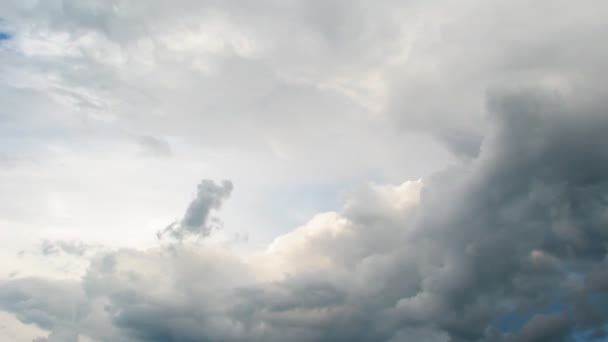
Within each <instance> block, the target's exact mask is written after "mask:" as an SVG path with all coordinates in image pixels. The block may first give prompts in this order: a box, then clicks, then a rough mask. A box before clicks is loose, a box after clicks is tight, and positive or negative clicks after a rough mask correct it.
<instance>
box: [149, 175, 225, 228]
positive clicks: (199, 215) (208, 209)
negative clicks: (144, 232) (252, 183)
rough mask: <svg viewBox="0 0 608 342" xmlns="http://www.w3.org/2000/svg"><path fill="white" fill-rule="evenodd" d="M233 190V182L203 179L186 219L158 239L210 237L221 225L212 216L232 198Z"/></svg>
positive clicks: (172, 226) (187, 211)
mask: <svg viewBox="0 0 608 342" xmlns="http://www.w3.org/2000/svg"><path fill="white" fill-rule="evenodd" d="M232 188H233V185H232V182H230V181H228V180H224V181H222V182H221V184H216V183H215V182H213V181H211V180H208V179H203V180H202V181H201V183H200V184H199V185H198V187H197V194H196V198H195V199H194V200H193V201H192V202H190V205H189V206H188V209H187V210H186V213H185V214H184V217H183V218H182V219H181V220H179V221H176V222H173V223H171V224H170V225H169V226H167V227H166V228H165V229H164V230H162V231H160V232H158V233H157V236H158V238H159V239H162V238H163V237H164V236H167V235H168V236H170V237H172V238H175V239H177V240H182V239H183V238H185V237H188V236H192V235H196V236H201V237H204V236H207V235H209V234H210V233H211V231H212V230H213V229H214V228H215V227H217V226H218V225H219V224H220V222H219V220H218V219H216V218H214V217H212V216H211V214H212V212H213V211H214V210H218V209H219V208H220V207H221V206H222V204H223V203H224V200H226V199H227V198H228V197H230V194H231V193H232Z"/></svg>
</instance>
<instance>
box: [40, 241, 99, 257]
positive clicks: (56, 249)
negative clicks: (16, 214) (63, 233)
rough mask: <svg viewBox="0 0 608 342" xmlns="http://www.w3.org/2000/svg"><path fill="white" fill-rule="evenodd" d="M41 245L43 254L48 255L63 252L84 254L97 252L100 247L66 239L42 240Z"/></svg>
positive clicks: (75, 254)
mask: <svg viewBox="0 0 608 342" xmlns="http://www.w3.org/2000/svg"><path fill="white" fill-rule="evenodd" d="M39 247H40V252H41V253H42V255H46V256H49V255H57V254H62V253H64V254H68V255H74V256H84V255H85V254H87V253H95V252H97V251H98V249H99V246H96V245H91V244H86V243H84V242H82V241H64V240H42V242H41V243H40V246H39Z"/></svg>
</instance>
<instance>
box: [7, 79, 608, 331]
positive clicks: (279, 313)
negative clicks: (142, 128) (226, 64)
mask: <svg viewBox="0 0 608 342" xmlns="http://www.w3.org/2000/svg"><path fill="white" fill-rule="evenodd" d="M578 98H579V97H560V96H555V94H553V93H545V92H543V91H540V90H515V91H511V90H507V91H502V92H494V93H493V94H491V95H489V100H488V103H489V109H490V110H491V111H492V112H493V114H492V115H493V117H494V118H495V119H494V121H493V124H492V126H493V128H492V129H491V133H490V134H488V136H487V137H486V138H485V139H484V142H483V144H482V148H481V153H480V155H479V156H478V157H477V158H475V159H474V160H471V161H469V162H463V163H462V164H461V165H456V166H454V167H452V168H449V169H447V170H445V171H443V172H441V173H438V174H435V175H434V176H432V177H430V178H429V179H427V180H426V181H425V182H424V183H422V182H421V181H410V182H405V183H403V184H402V185H399V186H377V185H372V186H370V187H369V188H367V189H364V190H362V191H361V192H359V193H356V194H354V195H353V197H352V198H351V199H350V200H349V201H348V203H347V205H346V206H345V208H344V209H343V210H342V211H341V212H328V213H324V214H319V215H317V216H316V217H314V218H313V219H312V220H311V221H310V222H308V223H307V224H306V225H304V226H302V227H300V228H298V229H296V230H294V231H293V232H290V233H288V234H286V235H283V236H281V237H279V238H277V239H276V240H275V241H274V242H273V243H272V244H271V245H270V246H268V247H267V248H266V249H265V250H264V251H262V252H259V253H254V254H253V255H241V254H238V253H235V252H234V251H232V250H230V249H226V248H224V247H222V246H221V245H216V244H213V243H211V242H204V243H203V244H202V245H201V244H190V243H187V244H177V245H167V246H164V247H160V248H157V249H151V250H146V251H139V250H131V249H123V250H119V251H116V252H111V253H107V254H105V255H100V256H99V257H98V258H97V259H96V260H95V261H94V262H93V263H92V264H91V266H90V268H89V270H88V271H87V273H86V275H85V276H84V278H83V279H82V281H79V282H71V283H52V282H49V281H45V280H41V279H18V280H11V281H7V282H4V283H3V284H2V285H0V286H1V291H0V305H1V307H2V308H3V309H5V310H8V311H11V312H14V313H15V314H16V315H17V317H19V318H20V319H22V320H23V321H26V322H34V323H36V324H38V325H40V326H41V327H44V328H47V329H50V330H51V331H53V332H54V334H58V331H60V332H62V333H65V331H71V332H73V333H75V334H82V335H86V336H89V337H90V338H93V339H94V340H100V341H216V340H223V341H259V340H265V341H286V340H287V341H409V340H411V338H413V337H412V336H416V339H417V340H418V341H463V342H464V341H541V340H543V341H544V340H547V341H548V340H551V341H561V340H563V341H569V340H573V338H574V336H575V335H576V334H578V335H579V336H583V335H584V334H587V335H586V336H592V335H593V336H596V337H597V336H604V335H605V330H604V329H605V326H604V322H606V320H607V319H608V311H606V309H605V306H604V305H601V304H600V303H602V302H603V301H604V300H605V298H607V297H606V295H607V293H606V289H607V288H608V287H607V286H605V284H606V281H605V279H607V278H608V277H607V276H606V274H608V273H607V272H606V270H607V269H608V265H607V264H606V261H605V260H606V259H605V256H606V243H607V242H608V232H607V231H606V227H607V224H608V216H607V215H606V207H607V205H608V197H606V193H607V191H606V190H608V189H607V186H608V180H607V179H606V176H605V175H606V174H608V173H607V171H608V154H607V152H606V151H605V150H604V149H602V148H597V147H599V146H605V145H606V144H608V140H607V137H606V135H605V134H602V132H604V130H605V129H608V117H606V116H605V115H603V111H602V110H603V109H602V108H603V107H602V105H603V101H599V102H593V101H592V102H589V103H580V102H579V101H578V100H577V99H578ZM231 189H232V186H231V184H230V183H227V182H225V183H223V184H221V185H218V184H215V183H213V182H210V181H203V182H202V183H201V185H200V186H199V193H198V196H197V199H195V200H194V201H193V202H192V204H191V205H190V206H189V208H188V210H187V212H186V215H185V216H184V218H183V219H182V220H181V221H180V227H184V228H180V230H179V231H178V232H179V233H180V234H186V233H191V231H189V230H188V229H189V228H188V227H194V228H196V229H194V230H193V231H192V232H194V231H195V232H197V233H200V232H201V230H200V228H201V227H205V224H206V220H207V217H208V213H209V210H210V209H212V208H218V207H219V205H220V204H221V202H222V200H223V199H224V198H225V197H226V195H227V194H229V193H230V190H231ZM151 284H154V286H150V285H151ZM53 292H55V293H56V295H54V296H52V297H50V296H49V295H48V294H49V293H53ZM58 296H63V297H65V298H64V299H63V300H62V301H61V302H62V303H65V302H67V303H72V304H71V309H69V310H68V308H66V307H65V306H64V305H61V306H57V305H56V303H55V299H51V298H59V297H58ZM102 308H103V309H102ZM548 308H549V309H548ZM517 322H519V323H517ZM589 338H590V337H589Z"/></svg>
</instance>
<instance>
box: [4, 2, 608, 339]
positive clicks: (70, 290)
mask: <svg viewBox="0 0 608 342" xmlns="http://www.w3.org/2000/svg"><path fill="white" fill-rule="evenodd" d="M0 6H2V8H3V9H6V10H5V12H6V17H7V18H10V19H9V20H10V21H11V24H12V25H14V26H15V28H14V32H15V35H14V36H13V37H12V38H11V39H10V40H8V41H6V42H4V41H3V42H2V43H3V44H0V45H1V46H2V50H1V52H2V53H1V54H0V59H1V61H2V63H0V68H2V66H5V67H4V68H3V71H5V72H6V74H7V75H9V76H10V78H7V79H10V82H9V81H6V80H3V83H2V85H1V86H2V88H1V90H2V92H1V93H0V94H3V95H4V96H3V98H4V99H5V101H4V102H6V103H7V104H6V108H7V109H6V110H5V112H6V113H8V114H5V113H2V114H0V115H2V118H3V119H6V122H7V124H6V127H9V128H8V129H6V128H5V126H4V125H3V126H2V127H0V130H2V132H11V133H12V134H0V136H2V139H3V142H4V141H6V142H7V146H9V145H10V146H14V145H19V143H20V144H21V145H25V146H28V148H32V147H31V146H35V147H38V146H49V145H53V144H50V143H49V141H50V142H51V143H57V142H61V144H58V145H59V146H60V147H61V146H78V147H80V146H81V145H82V144H80V142H82V141H87V142H89V141H91V142H97V143H98V144H100V145H101V146H106V145H105V143H106V140H105V139H110V138H111V137H112V134H113V132H114V131H113V130H112V129H108V126H110V127H114V128H116V127H120V128H121V131H122V132H124V131H128V132H146V134H148V135H145V136H143V135H142V136H141V139H139V140H140V143H141V145H142V147H143V148H144V149H147V150H150V151H154V153H156V154H161V155H162V154H167V153H169V152H170V149H169V146H168V144H167V142H166V141H163V140H161V139H159V138H155V137H169V136H170V137H173V136H176V137H179V138H178V139H176V141H182V139H183V142H185V144H184V145H191V146H193V148H194V153H193V155H194V157H193V159H196V160H197V161H198V160H200V159H205V161H206V164H208V165H214V161H215V159H209V160H207V159H206V158H204V157H201V156H200V155H198V150H197V149H196V148H197V147H198V148H201V146H204V147H208V148H210V149H215V148H218V150H221V149H222V148H225V149H233V150H237V151H238V153H237V154H236V158H234V159H244V158H251V160H254V161H255V164H247V165H246V166H247V167H242V166H243V165H244V164H237V165H236V166H234V165H233V164H230V166H232V167H233V168H235V169H236V168H238V169H239V170H243V171H242V173H245V174H249V173H252V174H254V176H250V177H251V178H250V180H251V181H252V183H253V184H257V183H258V182H259V183H262V182H263V181H264V180H265V181H266V182H278V183H280V182H279V180H277V179H279V178H281V177H280V176H277V173H280V172H278V171H282V172H283V173H281V175H282V176H283V177H286V176H285V175H286V174H287V175H289V176H290V177H292V178H291V179H295V180H297V181H298V182H299V183H298V184H304V185H303V186H308V185H309V184H310V183H314V182H312V181H311V179H316V178H314V177H311V176H310V174H315V175H319V176H318V177H319V178H318V179H324V180H329V181H328V182H327V183H323V184H328V183H330V184H331V182H332V181H333V182H334V183H337V182H342V181H343V179H351V178H349V177H353V175H358V176H359V177H361V178H365V179H369V178H375V179H376V181H377V179H383V178H384V177H383V176H386V175H387V174H390V175H393V176H392V177H387V178H390V181H387V183H390V182H391V181H393V182H394V179H395V177H394V175H395V174H397V175H400V176H399V177H401V178H400V179H408V178H409V177H407V176H405V174H406V172H408V170H410V169H413V168H416V167H417V166H418V165H422V164H425V163H426V162H428V160H432V159H433V155H434V153H433V152H431V153H424V152H426V150H425V149H424V148H423V147H421V146H419V145H418V144H416V143H414V142H412V143H410V142H409V141H408V142H407V143H404V140H403V139H402V135H401V133H402V132H403V131H405V132H409V133H411V132H422V133H424V134H426V135H428V136H431V137H433V138H434V139H436V140H437V141H439V142H440V143H441V144H443V146H444V147H445V148H446V149H447V150H449V151H451V152H452V153H453V154H454V155H455V156H457V157H458V158H456V159H458V160H454V161H453V162H454V164H453V165H450V166H448V167H446V168H445V169H443V170H442V171H440V172H437V173H433V174H432V175H430V176H429V177H425V178H424V179H423V180H414V181H406V182H403V183H401V184H397V185H391V184H383V185H379V184H376V183H378V182H376V183H371V184H370V185H368V186H366V187H364V188H363V189H362V190H360V191H358V192H356V193H354V194H352V195H351V196H350V197H349V198H348V199H347V200H346V201H345V205H344V207H343V208H342V209H341V210H337V211H332V212H324V213H319V214H317V215H314V216H313V217H312V218H311V219H310V221H308V222H307V223H305V224H304V225H302V226H300V227H298V228H296V229H295V230H293V231H291V232H287V233H284V234H282V235H280V236H279V237H277V238H276V239H275V240H274V241H273V242H272V243H270V244H269V245H268V246H267V247H265V248H263V249H262V250H255V251H247V253H246V252H244V251H240V250H236V249H233V248H231V247H226V246H224V245H222V244H221V243H217V242H215V241H209V239H196V238H201V237H206V236H208V235H209V234H210V233H211V232H212V231H213V230H214V229H216V228H217V227H218V226H219V225H220V222H219V221H218V220H217V218H215V217H214V213H215V211H217V210H219V209H220V208H221V207H222V206H223V204H224V202H225V201H226V200H227V199H228V198H229V197H230V195H231V193H232V190H233V185H232V183H231V182H230V181H224V182H221V183H215V182H213V181H210V180H203V181H202V182H201V183H200V184H199V186H198V191H197V194H196V197H195V199H194V200H193V201H192V202H191V203H190V205H189V206H188V208H187V210H186V212H185V213H184V215H183V217H182V218H180V219H179V220H177V221H175V222H174V223H172V224H170V225H169V226H168V227H166V228H165V229H164V230H161V231H160V232H158V237H159V238H163V239H164V238H170V239H174V240H178V241H180V242H182V243H178V244H173V243H169V244H161V245H160V246H158V247H156V248H151V249H136V248H122V249H117V250H110V251H103V252H101V253H99V255H97V256H96V257H95V258H94V260H93V261H92V262H91V264H90V266H89V268H88V270H87V272H86V274H84V276H83V277H82V278H81V279H77V280H71V281H53V280H50V279H41V278H16V279H8V280H2V281H1V282H0V308H2V309H3V310H6V311H8V312H11V313H13V314H14V315H16V317H17V318H18V319H20V320H21V321H23V322H26V323H34V324H36V325H38V326H40V327H42V328H44V329H47V330H49V331H50V334H49V336H48V337H45V338H46V339H48V340H50V341H53V340H67V341H69V340H70V339H75V338H80V337H82V338H85V337H84V336H87V337H89V338H91V339H93V340H98V341H118V342H137V341H298V342H299V341H409V340H416V341H453V342H471V341H479V342H500V341H537V340H551V341H569V340H574V339H575V337H576V336H587V337H589V338H591V337H590V336H598V337H599V336H603V335H605V329H606V326H605V322H607V321H608V311H607V310H606V307H608V305H606V304H607V303H606V301H607V298H608V297H607V295H608V293H606V292H607V291H608V285H607V284H608V281H607V279H608V271H607V270H608V264H607V262H606V248H607V247H606V246H607V242H608V232H607V231H606V227H607V226H608V212H607V210H606V208H607V206H608V197H607V196H606V193H607V192H608V180H607V176H606V175H608V152H606V149H605V148H604V146H607V145H608V136H607V135H606V134H605V132H606V130H607V129H608V116H607V115H606V109H605V108H607V106H606V105H607V103H606V100H605V99H606V98H608V97H607V96H606V95H607V94H606V90H605V87H603V86H602V85H603V84H604V80H603V77H604V76H603V75H605V74H606V72H605V71H606V63H605V60H606V57H608V53H607V52H608V49H606V44H602V43H603V42H602V41H600V40H599V39H601V38H595V37H598V35H597V32H602V31H605V26H606V24H605V23H606V20H605V19H606V18H605V16H606V14H605V13H606V11H605V9H606V4H605V3H604V2H599V1H598V2H594V3H593V4H592V5H590V4H587V5H581V4H578V3H576V4H575V3H573V2H571V1H565V0H557V1H555V0H554V1H540V2H538V3H535V4H534V5H530V2H529V1H520V0H515V1H509V2H504V3H497V2H484V1H475V0H473V1H461V2H449V1H425V2H422V1H420V2H411V1H406V2H404V1H392V0H387V1H377V2H361V1H330V2H327V1H317V2H314V1H309V2H288V3H286V2H282V1H272V0H271V1H264V2H261V3H256V4H255V5H251V4H246V3H242V2H239V3H232V2H215V1H208V2H193V1H187V0H186V1H178V2H171V3H170V4H169V3H168V2H153V3H150V2H145V3H144V2H107V1H105V2H104V1H92V2H82V1H72V0H65V1H59V2H52V3H46V2H36V3H25V2H22V1H12V2H7V3H6V4H2V5H0ZM3 15H4V14H3ZM539 18H551V19H547V20H539ZM566 19H567V20H566ZM11 30H12V31H11V32H13V28H12V27H11ZM6 66H10V67H6ZM9 69H10V70H9ZM7 77H8V76H7ZM11 113H17V114H11ZM41 113H44V114H41ZM485 118H487V121H484V120H486V119H485ZM82 122H85V123H87V124H82ZM113 125H114V126H113ZM14 127H19V130H18V132H17V133H15V132H13V131H12V129H14ZM83 127H85V128H83ZM76 128H77V129H76ZM106 130H109V131H110V132H108V131H106ZM77 132H79V133H77ZM83 132H84V133H83ZM89 133H92V134H89ZM48 136H51V138H48ZM82 136H85V137H86V138H83V137H82ZM24 137H25V138H24ZM41 137H47V138H46V140H45V139H43V138H41ZM57 137H61V138H57ZM172 142H173V140H172ZM416 142H419V140H416ZM9 143H10V144H9ZM62 144H63V145H62ZM268 145H269V146H268ZM53 146H54V145H53ZM121 146H122V145H121ZM277 146H278V147H279V148H277ZM55 147H56V146H55ZM268 148H270V151H268V152H273V153H274V155H275V156H277V157H278V159H280V162H281V164H272V165H269V166H267V167H266V168H264V167H260V168H257V166H258V165H261V164H265V163H264V162H260V159H258V157H259V156H260V155H263V154H264V151H266V149H268ZM32 150H35V152H36V151H37V152H38V153H39V154H44V153H46V152H47V150H45V149H43V148H40V147H38V150H36V148H32ZM59 150H61V148H59ZM260 150H262V152H260ZM412 150H414V151H423V152H421V153H419V154H416V158H411V154H408V152H409V153H411V151H412ZM7 151H8V150H7ZM285 151H287V152H285ZM16 152H18V151H16ZM34 154H35V153H34ZM110 154H111V153H110ZM12 155H13V152H12V151H11V154H10V156H12ZM15 155H19V154H15ZM27 155H28V156H29V154H27ZM7 156H8V155H7ZM205 157H207V156H205ZM231 157H233V156H232V155H231ZM4 159H5V160H4V164H7V165H12V164H13V160H12V159H11V158H6V157H5V158H4ZM67 159H69V158H67ZM96 159H97V158H96ZM99 159H102V158H99ZM127 160H131V159H128V158H127ZM263 160H264V161H265V160H266V159H263ZM59 161H63V159H61V158H60V159H59ZM79 161H80V160H77V161H76V162H75V163H78V162H79ZM120 161H122V160H120ZM145 162H150V161H149V160H146V161H145ZM154 162H156V161H154ZM290 163H291V164H290ZM0 164H3V161H2V158H1V156H0ZM58 164H59V165H62V164H61V163H58ZM118 164H120V163H118ZM287 164H289V165H290V167H285V169H280V170H278V169H279V168H278V167H275V166H276V165H281V166H282V165H287ZM106 165H107V164H106ZM149 165H150V164H146V167H149ZM156 165H157V164H154V166H156ZM195 165H196V167H197V169H196V170H197V172H198V170H199V169H198V167H199V166H200V165H198V164H195ZM252 165H255V166H256V168H254V167H251V166H252ZM189 166H190V165H188V167H189ZM254 169H255V170H254ZM17 171H18V170H17ZM253 171H255V172H253ZM11 172H12V171H11ZM103 172H104V176H105V170H103ZM40 173H42V174H44V170H43V171H40ZM85 173H87V172H82V174H85ZM11 174H12V173H11ZM135 174H137V175H138V176H139V175H140V173H138V172H135ZM370 174H373V175H376V174H379V175H378V177H371V176H370ZM227 176H229V177H228V178H230V179H233V180H234V178H232V175H227ZM178 177H179V175H178V176H173V175H171V177H169V178H170V179H171V181H179V180H180V179H177V178H178ZM417 178H418V177H417V175H414V177H413V179H417ZM100 179H103V181H104V184H105V182H108V180H107V179H105V178H103V177H100ZM151 179H153V180H155V178H151ZM318 179H317V180H318ZM235 182H236V180H235ZM12 183H14V184H29V183H28V182H25V181H22V182H18V181H16V182H12ZM82 183H83V184H86V182H82ZM108 183H109V182H108ZM76 185H78V186H80V185H81V184H80V183H76ZM282 185H283V183H280V186H282ZM32 188H33V189H34V190H35V191H32V193H34V194H36V193H37V192H38V191H39V189H40V188H42V187H38V186H37V184H34V185H32ZM14 192H15V193H16V195H17V196H19V195H20V193H21V192H22V189H21V186H19V187H17V188H16V190H15V191H14ZM12 196H13V195H11V198H7V200H6V201H0V202H6V203H11V202H12ZM22 197H23V198H25V200H23V201H24V203H26V204H27V206H29V207H33V208H37V206H36V205H32V204H31V203H36V202H35V201H33V200H31V199H30V198H29V196H26V195H23V196H22ZM112 198H115V194H112ZM8 199H10V200H11V201H9V200H8ZM116 201H118V199H116ZM251 202H252V203H253V202H254V201H251ZM167 205H169V204H167ZM277 208H278V205H277ZM279 210H280V209H276V210H275V212H273V213H272V214H273V215H277V216H279V215H281V214H282V213H281V212H279ZM5 211H8V210H5ZM100 211H101V210H100ZM102 212H103V213H107V212H111V210H105V211H102ZM151 215H152V214H151ZM108 216H112V215H108ZM129 225H131V222H129ZM255 228H257V227H255ZM260 229H262V228H260ZM120 234H121V235H119V236H120V237H124V234H123V232H121V233H120ZM191 237H194V238H195V239H189V238H191ZM187 240H189V241H187ZM192 240H200V241H192ZM43 250H44V251H46V253H47V254H54V253H58V252H59V251H63V252H69V253H76V254H78V253H80V252H81V250H82V249H81V248H79V246H77V245H76V246H71V245H65V244H56V243H48V244H47V245H43Z"/></svg>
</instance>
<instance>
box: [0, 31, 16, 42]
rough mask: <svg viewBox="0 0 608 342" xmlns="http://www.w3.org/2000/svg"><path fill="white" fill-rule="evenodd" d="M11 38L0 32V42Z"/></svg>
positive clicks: (6, 33) (8, 34)
mask: <svg viewBox="0 0 608 342" xmlns="http://www.w3.org/2000/svg"><path fill="white" fill-rule="evenodd" d="M12 37H13V35H11V34H10V33H8V32H2V31H0V40H9V39H11V38H12Z"/></svg>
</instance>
